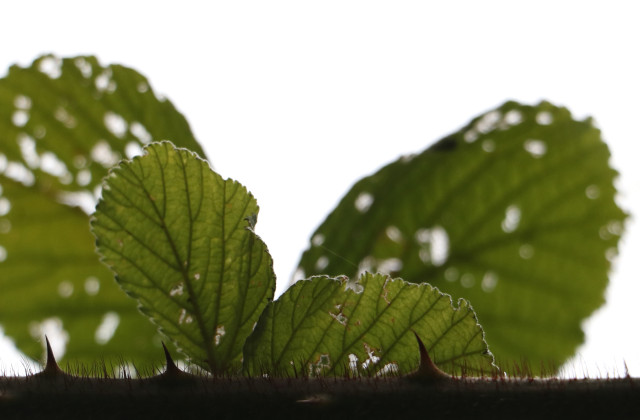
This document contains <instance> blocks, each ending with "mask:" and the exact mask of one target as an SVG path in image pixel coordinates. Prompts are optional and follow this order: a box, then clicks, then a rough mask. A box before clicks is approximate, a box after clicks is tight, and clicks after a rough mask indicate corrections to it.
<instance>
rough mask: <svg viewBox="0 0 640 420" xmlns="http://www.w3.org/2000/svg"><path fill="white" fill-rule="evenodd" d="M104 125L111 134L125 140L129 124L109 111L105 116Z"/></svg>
mask: <svg viewBox="0 0 640 420" xmlns="http://www.w3.org/2000/svg"><path fill="white" fill-rule="evenodd" d="M104 125H105V127H107V130H109V131H110V132H111V134H113V135H114V136H116V137H118V138H123V137H124V135H125V134H126V133H127V125H128V124H127V122H126V121H125V119H124V118H122V116H120V115H118V114H116V113H115V112H111V111H108V112H106V113H105V114H104Z"/></svg>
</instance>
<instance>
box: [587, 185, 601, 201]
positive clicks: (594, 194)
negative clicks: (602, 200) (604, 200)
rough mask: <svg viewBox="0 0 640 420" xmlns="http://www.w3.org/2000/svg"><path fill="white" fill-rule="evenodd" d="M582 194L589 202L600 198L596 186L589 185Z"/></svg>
mask: <svg viewBox="0 0 640 420" xmlns="http://www.w3.org/2000/svg"><path fill="white" fill-rule="evenodd" d="M584 193H585V194H586V196H587V198H588V199H589V200H595V199H596V198H598V197H600V188H598V186H597V185H589V186H588V187H587V189H586V190H585V191H584Z"/></svg>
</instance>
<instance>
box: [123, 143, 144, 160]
mask: <svg viewBox="0 0 640 420" xmlns="http://www.w3.org/2000/svg"><path fill="white" fill-rule="evenodd" d="M124 153H125V155H127V158H129V159H133V158H134V157H136V156H140V155H142V147H140V145H139V144H138V143H137V142H135V141H130V142H129V143H127V145H126V146H125V148H124Z"/></svg>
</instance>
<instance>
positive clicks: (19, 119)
mask: <svg viewBox="0 0 640 420" xmlns="http://www.w3.org/2000/svg"><path fill="white" fill-rule="evenodd" d="M11 122H12V123H13V125H15V126H16V127H24V126H25V125H27V122H29V113H28V112H27V111H23V110H21V109H19V110H17V111H16V112H14V113H13V115H12V116H11Z"/></svg>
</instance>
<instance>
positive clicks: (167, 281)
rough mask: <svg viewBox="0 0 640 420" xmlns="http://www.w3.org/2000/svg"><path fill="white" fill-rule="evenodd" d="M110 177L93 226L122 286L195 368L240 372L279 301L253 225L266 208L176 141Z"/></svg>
mask: <svg viewBox="0 0 640 420" xmlns="http://www.w3.org/2000/svg"><path fill="white" fill-rule="evenodd" d="M145 151H146V154H145V155H144V156H141V157H136V158H134V159H133V160H132V161H130V162H129V161H127V162H123V163H121V164H120V165H118V166H117V167H115V168H114V169H112V170H111V171H110V172H109V176H108V177H107V178H106V180H105V184H104V190H103V197H102V199H101V200H100V202H99V204H98V206H97V208H96V213H95V215H94V217H93V219H92V228H93V232H94V234H95V235H96V237H97V246H98V251H99V252H100V254H101V255H102V256H103V261H104V262H105V263H106V264H107V265H109V266H110V267H111V268H112V269H113V270H114V271H115V272H116V273H117V276H116V280H117V281H118V283H119V284H120V285H121V286H122V288H123V289H124V290H125V291H126V292H127V293H128V294H129V295H130V296H131V297H133V298H135V299H136V300H137V301H138V303H139V305H140V310H141V311H142V312H143V313H145V314H146V315H148V316H149V317H150V318H151V319H152V320H153V322H155V323H156V324H157V325H158V326H159V327H160V329H161V331H162V332H164V334H166V335H167V336H168V337H169V338H171V339H172V340H173V341H174V342H175V343H176V345H177V346H179V347H180V349H181V350H182V352H183V353H184V354H185V355H187V356H188V357H189V358H190V359H191V360H192V361H193V362H195V363H198V364H200V365H201V366H203V367H205V368H207V369H209V370H210V371H211V372H214V373H222V372H228V371H229V370H231V371H235V370H237V369H238V368H239V366H240V362H241V358H242V346H243V344H244V342H245V340H246V338H247V337H248V336H249V334H250V333H251V331H252V329H253V326H254V324H255V323H256V321H257V320H258V317H259V316H260V314H261V313H262V310H263V309H264V307H265V306H266V305H267V303H268V301H270V300H271V299H272V298H273V293H274V289H275V275H274V273H273V269H272V261H271V257H270V256H269V253H268V251H267V249H266V246H265V244H264V243H263V242H262V240H261V239H260V238H259V237H258V236H257V235H255V233H254V232H253V227H254V225H255V222H256V218H257V214H258V205H257V203H256V200H255V199H254V198H253V196H252V195H251V194H249V193H248V192H247V190H246V189H245V188H244V187H243V186H242V185H240V184H239V183H237V182H235V181H232V180H223V179H222V178H221V177H220V176H219V175H218V174H216V173H215V172H213V171H212V170H211V168H210V167H209V165H208V164H207V162H206V161H204V160H202V159H199V158H198V157H197V156H196V155H194V154H193V153H192V152H189V151H187V150H185V149H175V148H174V146H173V145H172V144H171V143H169V142H162V143H153V144H151V145H149V146H148V147H147V148H146V149H145Z"/></svg>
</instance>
